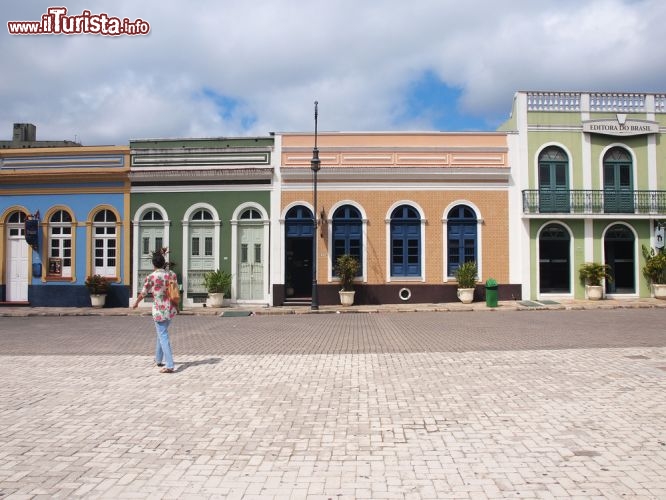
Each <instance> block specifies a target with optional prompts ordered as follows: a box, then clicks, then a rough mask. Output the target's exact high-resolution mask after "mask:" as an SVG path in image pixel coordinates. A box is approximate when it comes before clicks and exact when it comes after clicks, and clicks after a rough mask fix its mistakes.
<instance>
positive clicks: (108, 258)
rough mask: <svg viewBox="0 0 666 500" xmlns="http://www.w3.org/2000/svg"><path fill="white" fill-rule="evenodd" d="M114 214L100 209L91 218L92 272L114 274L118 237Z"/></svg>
mask: <svg viewBox="0 0 666 500" xmlns="http://www.w3.org/2000/svg"><path fill="white" fill-rule="evenodd" d="M116 222H117V219H116V215H115V214H114V213H113V212H112V211H111V210H100V211H99V212H97V213H96V214H95V217H94V218H93V274H99V275H101V276H113V277H115V276H116V274H117V273H116V259H117V251H118V237H117V234H116Z"/></svg>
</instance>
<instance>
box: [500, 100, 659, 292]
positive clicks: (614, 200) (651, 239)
mask: <svg viewBox="0 0 666 500" xmlns="http://www.w3.org/2000/svg"><path fill="white" fill-rule="evenodd" d="M665 113H666V94H651V93H599V92H529V91H528V92H518V93H516V95H515V98H514V102H513V109H512V114H511V118H510V119H509V120H508V122H507V123H506V124H505V125H504V126H503V127H502V128H501V129H502V130H504V131H506V132H508V134H509V149H510V160H509V161H510V163H511V165H512V169H513V172H514V174H513V175H514V179H515V183H516V189H515V190H514V191H512V195H511V200H510V203H509V205H510V214H509V224H510V227H511V235H512V239H511V248H510V254H511V261H512V269H515V272H516V274H515V275H512V280H516V281H520V282H522V283H523V285H524V288H523V291H524V293H525V295H526V297H528V298H530V299H533V300H548V299H551V298H558V297H564V298H577V299H582V298H585V288H584V285H583V284H582V283H581V282H580V280H579V279H578V269H579V268H580V266H581V264H583V263H585V262H596V263H603V264H607V265H608V266H609V267H610V269H611V274H612V276H613V280H612V281H611V280H606V283H605V293H606V295H607V296H609V297H648V296H650V293H651V292H650V288H649V287H648V285H647V283H646V281H645V280H644V279H643V277H642V273H641V269H642V267H643V265H644V259H643V257H642V247H643V246H645V247H646V248H650V247H652V248H654V247H660V246H663V243H662V240H663V232H662V227H663V223H664V221H665V220H666V160H665V158H666V145H665V144H664V141H662V140H661V136H662V134H663V132H664V127H666V115H665ZM660 236H661V238H660Z"/></svg>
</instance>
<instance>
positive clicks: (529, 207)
mask: <svg viewBox="0 0 666 500" xmlns="http://www.w3.org/2000/svg"><path fill="white" fill-rule="evenodd" d="M523 212H524V213H526V214H646V215H655V214H666V191H631V190H626V191H625V190H614V189H602V190H584V189H527V190H524V191H523Z"/></svg>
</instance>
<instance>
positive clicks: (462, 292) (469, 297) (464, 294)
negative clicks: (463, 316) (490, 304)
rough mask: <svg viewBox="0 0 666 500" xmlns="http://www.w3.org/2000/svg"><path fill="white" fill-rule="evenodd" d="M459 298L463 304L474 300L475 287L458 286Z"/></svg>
mask: <svg viewBox="0 0 666 500" xmlns="http://www.w3.org/2000/svg"><path fill="white" fill-rule="evenodd" d="M458 299H460V302H462V303H463V304H471V303H472V302H474V288H458Z"/></svg>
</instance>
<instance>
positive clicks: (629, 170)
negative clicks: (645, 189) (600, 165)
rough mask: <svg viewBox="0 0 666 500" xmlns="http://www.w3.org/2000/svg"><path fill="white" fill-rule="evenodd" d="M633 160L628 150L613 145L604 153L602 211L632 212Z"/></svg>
mask: <svg viewBox="0 0 666 500" xmlns="http://www.w3.org/2000/svg"><path fill="white" fill-rule="evenodd" d="M633 177H634V176H633V162H632V160H631V155H630V154H629V152H628V151H627V150H626V149H624V148H621V147H618V146H616V147H613V148H611V149H609V150H608V151H607V152H606V154H605V155H604V212H605V213H633V212H634V192H633V189H634V182H633Z"/></svg>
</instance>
